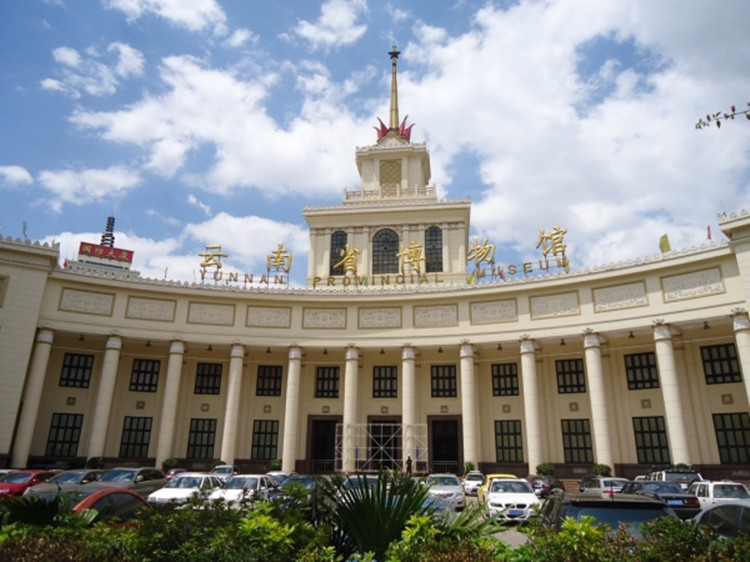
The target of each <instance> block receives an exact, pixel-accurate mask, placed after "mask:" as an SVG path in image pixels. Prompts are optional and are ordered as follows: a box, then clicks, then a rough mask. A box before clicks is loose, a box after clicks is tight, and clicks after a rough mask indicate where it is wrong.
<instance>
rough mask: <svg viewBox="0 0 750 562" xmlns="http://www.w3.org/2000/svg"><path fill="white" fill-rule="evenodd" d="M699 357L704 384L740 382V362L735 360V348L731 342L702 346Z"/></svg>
mask: <svg viewBox="0 0 750 562" xmlns="http://www.w3.org/2000/svg"><path fill="white" fill-rule="evenodd" d="M701 358H702V359H703V372H704V373H705V375H706V384H724V383H729V382H742V373H741V372H740V363H739V361H737V348H736V347H734V344H733V343H727V344H724V345H706V346H703V347H701Z"/></svg>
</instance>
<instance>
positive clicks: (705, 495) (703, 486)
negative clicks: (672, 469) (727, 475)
mask: <svg viewBox="0 0 750 562" xmlns="http://www.w3.org/2000/svg"><path fill="white" fill-rule="evenodd" d="M688 494H693V495H694V496H697V497H698V501H699V502H701V509H707V508H709V507H711V506H712V505H716V504H719V503H724V502H731V501H737V500H747V499H750V492H748V491H747V488H745V486H744V485H743V484H741V483H739V482H731V481H729V480H722V481H720V482H708V481H706V480H703V481H700V482H693V484H692V485H691V486H690V489H689V490H688Z"/></svg>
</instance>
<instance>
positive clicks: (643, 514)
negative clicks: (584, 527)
mask: <svg viewBox="0 0 750 562" xmlns="http://www.w3.org/2000/svg"><path fill="white" fill-rule="evenodd" d="M567 515H568V516H569V517H572V518H573V519H575V520H576V521H580V519H581V517H582V516H584V515H590V516H592V517H593V518H594V520H595V521H596V523H597V524H602V523H603V524H606V525H607V526H609V527H610V529H612V531H617V529H618V527H619V525H620V523H622V524H623V525H625V528H626V529H627V530H628V532H629V533H630V534H631V535H633V536H634V537H638V538H641V531H640V527H641V523H646V522H647V521H653V520H654V519H659V518H660V517H667V516H668V514H667V513H666V512H665V511H664V509H663V508H662V506H661V505H660V504H658V503H655V504H654V506H653V507H650V506H623V505H619V504H618V505H611V506H606V507H605V506H589V505H585V506H570V510H569V511H568V512H567Z"/></svg>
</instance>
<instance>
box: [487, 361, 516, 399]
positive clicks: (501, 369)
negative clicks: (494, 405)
mask: <svg viewBox="0 0 750 562" xmlns="http://www.w3.org/2000/svg"><path fill="white" fill-rule="evenodd" d="M492 396H518V364H516V363H496V364H494V365H492Z"/></svg>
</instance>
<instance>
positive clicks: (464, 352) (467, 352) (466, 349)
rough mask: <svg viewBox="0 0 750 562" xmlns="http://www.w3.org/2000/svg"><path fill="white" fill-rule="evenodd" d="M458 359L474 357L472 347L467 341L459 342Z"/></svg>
mask: <svg viewBox="0 0 750 562" xmlns="http://www.w3.org/2000/svg"><path fill="white" fill-rule="evenodd" d="M459 357H474V346H473V345H472V344H470V343H469V342H468V340H464V341H462V342H461V348H460V350H459Z"/></svg>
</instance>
